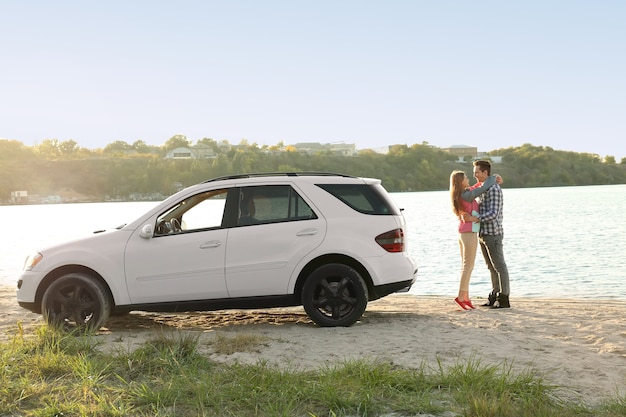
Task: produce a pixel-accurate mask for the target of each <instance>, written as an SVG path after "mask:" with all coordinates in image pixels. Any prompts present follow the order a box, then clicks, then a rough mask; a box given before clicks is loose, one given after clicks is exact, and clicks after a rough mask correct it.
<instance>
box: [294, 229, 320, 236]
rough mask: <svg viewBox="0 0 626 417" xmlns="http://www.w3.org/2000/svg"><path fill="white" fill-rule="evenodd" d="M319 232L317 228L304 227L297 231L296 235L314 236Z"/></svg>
mask: <svg viewBox="0 0 626 417" xmlns="http://www.w3.org/2000/svg"><path fill="white" fill-rule="evenodd" d="M316 234H317V229H312V228H311V229H304V230H300V231H299V232H298V233H296V236H313V235H316Z"/></svg>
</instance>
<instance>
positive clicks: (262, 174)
mask: <svg viewBox="0 0 626 417" xmlns="http://www.w3.org/2000/svg"><path fill="white" fill-rule="evenodd" d="M311 176H313V177H326V176H331V177H342V178H357V177H354V176H352V175H345V174H338V173H335V172H317V171H305V172H255V173H247V174H235V175H225V176H223V177H216V178H211V179H210V180H206V181H204V182H203V183H208V182H214V181H224V180H237V179H243V178H261V177H311Z"/></svg>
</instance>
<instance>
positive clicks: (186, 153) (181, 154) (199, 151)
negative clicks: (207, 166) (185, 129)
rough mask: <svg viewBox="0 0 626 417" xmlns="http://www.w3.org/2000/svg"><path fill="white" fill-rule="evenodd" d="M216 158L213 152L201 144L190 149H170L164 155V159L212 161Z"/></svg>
mask: <svg viewBox="0 0 626 417" xmlns="http://www.w3.org/2000/svg"><path fill="white" fill-rule="evenodd" d="M212 158H216V155H215V152H214V151H213V149H211V148H210V147H209V146H207V145H205V144H203V143H201V144H198V145H195V146H192V147H191V148H184V147H181V148H176V149H172V150H171V151H169V152H168V153H167V155H165V159H212Z"/></svg>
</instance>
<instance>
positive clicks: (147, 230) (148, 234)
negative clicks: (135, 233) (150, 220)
mask: <svg viewBox="0 0 626 417" xmlns="http://www.w3.org/2000/svg"><path fill="white" fill-rule="evenodd" d="M152 234H153V230H152V225H151V224H146V225H144V227H142V228H141V233H139V236H141V237H142V238H144V239H151V238H152Z"/></svg>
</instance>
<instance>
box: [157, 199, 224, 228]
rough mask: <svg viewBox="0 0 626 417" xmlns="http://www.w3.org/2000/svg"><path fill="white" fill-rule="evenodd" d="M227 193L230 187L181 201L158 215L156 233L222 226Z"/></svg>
mask: <svg viewBox="0 0 626 417" xmlns="http://www.w3.org/2000/svg"><path fill="white" fill-rule="evenodd" d="M227 194H228V189H220V190H213V191H208V192H205V193H200V194H196V195H194V196H192V197H189V198H187V199H186V200H184V201H181V202H180V203H178V204H177V205H175V206H173V207H171V208H170V209H169V210H167V211H166V212H164V213H163V214H161V215H160V216H159V217H158V219H157V227H156V235H157V236H163V235H171V234H178V233H184V232H193V231H198V230H205V229H212V228H218V227H221V226H222V219H223V217H224V207H225V205H226V196H227Z"/></svg>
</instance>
